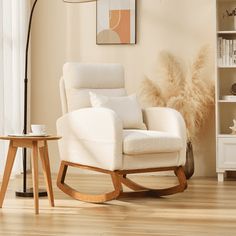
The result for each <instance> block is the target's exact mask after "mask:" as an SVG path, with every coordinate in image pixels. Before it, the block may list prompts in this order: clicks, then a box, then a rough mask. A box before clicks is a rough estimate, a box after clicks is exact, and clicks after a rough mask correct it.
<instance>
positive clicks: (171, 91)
mask: <svg viewBox="0 0 236 236" xmlns="http://www.w3.org/2000/svg"><path fill="white" fill-rule="evenodd" d="M158 64H159V65H160V69H159V76H158V77H159V80H158V85H159V86H160V87H161V91H162V95H163V98H164V99H165V100H166V101H167V100H168V99H169V98H171V97H173V96H178V94H179V91H180V90H182V89H183V87H184V75H183V71H182V68H181V65H180V63H179V62H178V61H177V60H176V59H175V57H174V56H173V55H171V54H170V53H168V52H166V51H162V52H161V53H160V55H159V62H158Z"/></svg>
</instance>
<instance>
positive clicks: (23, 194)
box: [16, 0, 96, 197]
mask: <svg viewBox="0 0 236 236" xmlns="http://www.w3.org/2000/svg"><path fill="white" fill-rule="evenodd" d="M62 1H63V2H65V3H85V2H94V1H96V0H68V1H67V0H62ZM37 2H38V0H34V3H33V5H32V8H31V11H30V17H29V24H28V32H27V41H26V48H25V77H24V129H23V134H27V124H28V56H29V42H30V34H31V25H32V19H33V15H34V10H35V7H36V4H37ZM26 155H27V153H26V148H23V191H18V192H16V196H19V197H33V192H32V190H31V189H27V183H26V177H27V176H26V173H27V166H26ZM39 196H47V192H46V191H40V192H39Z"/></svg>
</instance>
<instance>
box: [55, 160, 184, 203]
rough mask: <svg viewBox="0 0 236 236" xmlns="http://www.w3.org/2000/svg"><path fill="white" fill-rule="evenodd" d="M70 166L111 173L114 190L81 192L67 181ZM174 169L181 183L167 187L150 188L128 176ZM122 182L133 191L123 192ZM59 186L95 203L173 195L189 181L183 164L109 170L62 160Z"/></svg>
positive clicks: (75, 196) (180, 190) (73, 196)
mask: <svg viewBox="0 0 236 236" xmlns="http://www.w3.org/2000/svg"><path fill="white" fill-rule="evenodd" d="M68 166H73V167H78V168H81V169H87V170H92V171H97V172H101V173H104V174H109V175H110V176H111V178H112V183H113V186H114V191H112V192H109V193H105V194H99V195H92V194H84V193H80V192H78V191H77V190H75V189H73V188H72V187H70V186H69V185H67V184H66V183H65V177H66V173H67V169H68ZM169 170H173V171H174V173H175V175H176V176H177V178H178V181H179V184H178V185H176V186H174V187H171V188H165V189H149V188H146V187H144V186H141V185H139V184H137V183H135V182H134V181H132V180H130V179H128V178H127V175H128V174H135V173H146V172H157V171H169ZM122 184H123V185H125V186H127V187H128V188H130V189H131V190H133V191H131V192H123V188H122ZM57 186H58V188H59V189H61V190H62V191H63V192H64V193H66V194H68V195H69V196H71V197H72V198H74V199H77V200H80V201H84V202H93V203H103V202H106V201H110V200H113V199H118V198H124V197H136V196H138V197H145V196H152V197H161V196H165V195H171V194H175V193H178V192H183V191H184V190H185V189H186V188H187V181H186V177H185V174H184V170H183V168H182V166H180V167H166V168H149V169H137V170H118V171H109V170H104V169H100V168H96V167H91V166H84V165H80V164H75V163H72V162H67V161H62V162H61V166H60V170H59V173H58V177H57Z"/></svg>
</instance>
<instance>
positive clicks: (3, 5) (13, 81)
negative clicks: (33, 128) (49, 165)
mask: <svg viewBox="0 0 236 236" xmlns="http://www.w3.org/2000/svg"><path fill="white" fill-rule="evenodd" d="M29 4H30V0H0V135H7V134H9V133H22V131H23V96H24V95H23V93H24V60H25V55H24V54H25V53H24V51H25V42H26V33H27V21H28V9H29ZM7 149H8V144H7V142H6V141H0V175H2V174H3V169H4V166H5V160H6V154H7ZM21 154H22V152H21V151H20V150H18V154H17V159H16V161H15V165H14V167H13V173H14V174H18V173H20V172H21V170H22V158H21V156H22V155H21Z"/></svg>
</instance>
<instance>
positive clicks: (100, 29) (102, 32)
mask: <svg viewBox="0 0 236 236" xmlns="http://www.w3.org/2000/svg"><path fill="white" fill-rule="evenodd" d="M136 5H137V1H136V0H97V7H96V13H97V14H96V43H97V45H120V44H123V45H124V44H136V8H137V6H136Z"/></svg>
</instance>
